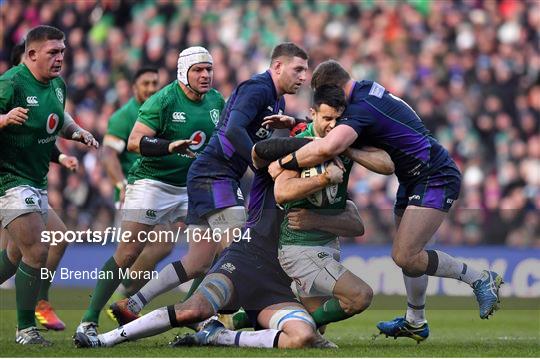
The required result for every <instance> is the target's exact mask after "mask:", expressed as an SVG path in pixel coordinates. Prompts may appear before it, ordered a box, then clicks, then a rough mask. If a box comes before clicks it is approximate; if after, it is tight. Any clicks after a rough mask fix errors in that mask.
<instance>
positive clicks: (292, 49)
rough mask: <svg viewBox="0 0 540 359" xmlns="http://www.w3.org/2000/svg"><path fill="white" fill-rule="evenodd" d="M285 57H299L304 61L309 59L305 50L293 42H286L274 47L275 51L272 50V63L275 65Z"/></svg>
mask: <svg viewBox="0 0 540 359" xmlns="http://www.w3.org/2000/svg"><path fill="white" fill-rule="evenodd" d="M283 57H286V58H290V59H292V58H293V57H299V58H301V59H304V60H307V59H308V55H307V53H306V52H305V51H304V49H302V48H301V47H299V46H298V45H296V44H293V43H292V42H284V43H282V44H279V45H277V46H276V47H274V50H272V56H271V63H274V62H275V61H276V60H277V59H279V58H283Z"/></svg>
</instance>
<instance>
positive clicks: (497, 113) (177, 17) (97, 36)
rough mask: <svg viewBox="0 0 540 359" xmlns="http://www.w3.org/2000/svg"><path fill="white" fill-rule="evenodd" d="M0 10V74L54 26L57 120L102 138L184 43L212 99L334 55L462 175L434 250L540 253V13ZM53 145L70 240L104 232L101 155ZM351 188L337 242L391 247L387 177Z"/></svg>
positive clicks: (112, 1)
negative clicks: (286, 52) (294, 60)
mask: <svg viewBox="0 0 540 359" xmlns="http://www.w3.org/2000/svg"><path fill="white" fill-rule="evenodd" d="M0 4H1V20H2V24H3V25H2V26H1V27H0V31H1V32H0V35H1V38H2V49H1V51H0V73H3V72H4V71H6V70H7V69H8V68H9V66H10V64H9V55H10V51H11V49H12V47H13V46H14V44H16V43H18V42H20V41H21V40H22V39H23V37H24V35H25V33H26V32H27V31H28V30H29V29H30V28H32V27H33V26H36V25H38V24H50V25H54V26H57V27H58V28H60V29H62V30H63V31H64V32H65V33H66V45H67V51H66V57H65V62H64V69H63V77H64V79H65V80H66V83H67V85H68V96H67V97H68V102H67V108H66V110H67V111H68V112H70V113H71V114H73V115H74V117H75V119H76V121H77V122H78V123H80V124H81V125H82V126H83V127H84V128H86V129H88V130H90V131H91V132H92V133H93V134H94V135H95V136H96V137H97V138H98V139H99V140H101V139H102V138H103V135H104V133H105V131H106V128H107V121H108V119H109V117H110V115H111V114H112V113H113V112H114V111H115V110H116V109H117V108H119V107H120V106H121V105H123V104H124V103H125V102H126V101H127V100H128V99H129V97H130V96H131V93H130V78H131V76H132V75H133V73H134V72H135V71H136V69H137V68H139V67H140V66H141V65H153V66H155V67H157V68H159V74H160V84H161V86H163V85H164V84H167V83H168V82H170V81H172V80H173V79H174V78H175V77H176V60H177V56H178V53H179V51H180V50H181V49H183V48H185V47H187V46H193V45H203V46H206V47H207V48H208V49H210V51H211V53H212V55H213V57H214V61H215V66H214V68H215V75H214V87H215V88H217V89H218V90H219V91H221V92H222V93H223V95H224V96H225V97H228V96H229V94H230V93H231V91H232V89H233V88H234V87H235V86H236V85H237V84H238V83H239V82H241V81H243V80H245V79H248V78H249V77H250V76H251V75H252V74H254V73H257V72H262V71H264V70H265V69H266V68H267V66H268V64H269V56H270V52H271V49H272V47H273V46H275V45H276V44H278V43H279V42H282V41H293V42H295V43H297V44H299V45H301V46H303V47H304V48H305V49H307V50H308V52H309V55H310V69H311V70H312V69H313V68H314V67H315V66H316V65H317V64H318V63H319V62H321V61H323V60H325V59H327V58H334V59H338V60H339V61H340V62H341V63H342V64H343V65H344V66H345V67H346V68H347V69H348V70H350V72H351V73H352V74H353V77H354V78H357V79H372V80H376V81H378V82H380V83H381V84H382V85H383V86H385V87H386V88H388V89H389V90H390V91H392V92H393V93H394V94H396V95H397V96H400V97H402V98H403V99H404V100H405V101H407V102H408V103H409V104H410V105H411V106H412V107H413V108H414V109H415V110H416V111H417V112H418V114H419V115H420V117H421V118H422V119H423V121H424V123H425V124H426V126H427V127H428V128H429V129H430V130H431V131H432V132H433V134H434V135H435V136H436V137H437V138H438V139H439V141H440V142H441V143H442V144H443V145H444V146H445V147H446V148H447V149H448V150H449V151H450V152H451V154H452V156H453V158H454V159H455V160H456V162H457V163H458V165H459V167H460V169H461V171H462V173H463V186H462V192H461V197H460V199H459V201H458V202H457V203H456V205H455V208H454V210H453V211H452V213H451V215H450V218H449V219H448V220H447V221H445V224H444V225H443V226H442V227H441V229H440V230H439V232H438V233H437V236H436V237H437V238H436V239H437V243H438V244H439V245H450V246H478V245H504V246H509V247H517V248H531V247H533V248H535V247H536V248H538V247H540V215H539V208H540V134H539V132H540V4H539V3H538V2H537V1H514V0H503V1H498V2H495V1H485V2H484V1H474V0H464V1H429V0H415V1H400V2H397V1H372V0H366V1H295V0H284V1H231V0H224V1H171V0H158V1H118V0H109V1H107V0H106V1H47V2H41V1H21V0H3V1H1V2H0ZM308 82H309V78H308ZM309 96H310V92H309V89H308V87H307V86H305V87H304V88H303V90H302V91H301V93H300V94H299V96H288V98H287V112H288V113H289V114H292V115H294V116H296V117H304V116H306V114H307V109H308V107H309ZM60 146H61V148H62V149H63V151H65V152H66V153H69V154H72V155H76V156H77V157H78V158H79V160H80V161H81V164H82V165H81V168H80V170H79V171H78V172H77V173H68V172H67V171H66V170H63V169H61V168H60V167H59V166H57V165H51V170H50V173H49V202H50V204H51V206H52V207H53V208H55V209H58V210H59V213H60V214H61V216H62V218H63V219H64V221H65V222H66V224H67V226H68V228H69V229H73V230H86V229H87V228H92V229H94V230H103V229H104V228H106V227H108V226H110V225H111V224H112V220H113V215H114V204H113V200H112V198H113V197H112V192H113V189H112V185H111V184H110V182H109V180H108V178H107V176H106V174H105V171H104V167H103V165H102V164H101V163H100V158H99V155H98V152H97V151H87V150H86V148H84V147H83V146H82V145H79V144H75V143H73V142H68V141H61V143H60ZM248 177H249V176H248ZM349 185H350V188H349V190H350V195H351V196H352V197H353V198H354V200H355V202H356V203H357V205H358V207H359V209H360V211H361V215H362V217H363V219H364V221H365V223H366V234H365V235H364V236H362V237H358V238H349V239H345V240H344V242H350V243H357V244H364V245H365V244H369V245H378V244H389V243H391V238H392V231H393V217H392V210H391V209H392V205H393V200H394V198H395V190H396V187H397V181H396V178H395V176H391V177H384V176H380V175H376V174H373V173H369V172H368V171H367V170H365V169H363V168H361V167H359V166H357V167H356V168H355V170H354V172H353V174H352V175H351V181H350V184H349ZM248 186H249V178H247V179H246V186H245V187H246V189H247V188H248ZM69 253H70V252H69V251H68V253H67V255H68V256H69ZM534 253H537V252H534Z"/></svg>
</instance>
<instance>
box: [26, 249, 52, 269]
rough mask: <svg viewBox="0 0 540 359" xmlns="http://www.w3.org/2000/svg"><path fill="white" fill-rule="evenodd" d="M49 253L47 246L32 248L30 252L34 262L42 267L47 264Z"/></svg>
mask: <svg viewBox="0 0 540 359" xmlns="http://www.w3.org/2000/svg"><path fill="white" fill-rule="evenodd" d="M48 252H49V247H48V246H46V245H35V246H32V249H31V250H30V257H31V259H32V261H33V262H34V263H35V264H36V265H39V266H41V267H44V266H45V263H46V262H47V254H48Z"/></svg>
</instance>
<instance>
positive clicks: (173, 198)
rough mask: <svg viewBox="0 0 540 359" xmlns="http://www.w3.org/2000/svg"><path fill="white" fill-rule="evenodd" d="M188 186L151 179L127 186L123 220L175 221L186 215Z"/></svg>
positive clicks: (150, 222)
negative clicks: (178, 185)
mask: <svg viewBox="0 0 540 359" xmlns="http://www.w3.org/2000/svg"><path fill="white" fill-rule="evenodd" d="M187 206H188V195H187V189H186V187H177V186H173V185H170V184H167V183H163V182H160V181H156V180H151V179H142V180H137V181H135V182H134V183H133V184H128V185H127V187H126V197H125V200H124V207H123V208H122V212H123V213H122V221H131V222H136V223H143V224H148V225H157V224H168V223H174V222H176V221H177V220H178V219H180V218H183V217H185V216H186V213H187Z"/></svg>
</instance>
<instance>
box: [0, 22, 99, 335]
mask: <svg viewBox="0 0 540 359" xmlns="http://www.w3.org/2000/svg"><path fill="white" fill-rule="evenodd" d="M64 50H65V45H64V33H63V32H62V31H60V30H58V29H56V28H54V27H51V26H44V25H41V26H38V27H36V28H33V29H32V30H30V32H29V33H28V35H27V38H26V47H25V55H24V59H23V63H22V64H20V65H18V66H15V67H13V68H11V69H10V70H8V71H7V72H6V73H4V74H3V75H2V76H0V123H1V124H2V127H3V129H2V131H0V147H1V148H2V149H3V150H2V161H1V162H0V222H2V226H3V227H4V228H6V229H7V232H8V233H9V235H10V237H11V238H12V239H13V240H14V241H15V244H16V245H17V247H18V248H19V250H20V251H21V253H22V259H21V261H20V263H19V265H18V269H17V272H16V275H15V291H16V301H17V321H18V325H17V334H16V341H17V343H19V344H41V345H50V342H49V341H47V340H46V339H44V338H43V337H42V336H41V334H40V333H39V331H38V330H37V328H36V322H35V318H34V308H35V306H36V302H37V297H38V292H39V289H40V286H41V282H42V279H43V278H42V276H41V271H40V269H41V268H45V265H46V260H47V253H48V249H49V247H48V245H47V243H44V242H42V241H41V240H40V239H41V238H40V236H41V233H42V231H43V230H45V225H46V222H47V218H46V217H47V210H48V200H47V191H46V188H47V172H48V170H49V161H50V159H51V155H52V151H53V148H54V144H55V141H56V137H57V136H58V135H61V136H62V137H65V138H68V139H72V140H76V141H80V142H83V143H85V144H87V145H89V146H93V147H96V148H97V147H98V143H97V141H96V140H95V139H94V137H93V136H92V135H91V134H90V133H89V132H87V131H85V130H83V129H82V128H80V127H79V126H78V125H77V124H76V123H75V122H74V121H73V119H72V118H70V117H69V116H65V115H64V107H65V98H66V86H65V83H64V81H63V80H62V79H61V78H60V77H59V76H60V71H61V69H62V63H63V59H64ZM2 259H3V260H2V261H0V273H3V272H4V271H6V270H9V268H7V267H9V264H11V265H12V266H13V263H7V262H8V261H5V260H4V259H6V257H5V256H3V258H2Z"/></svg>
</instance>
